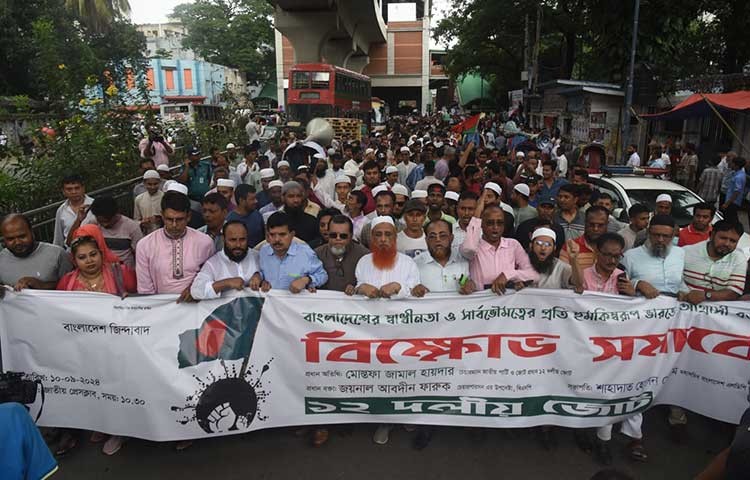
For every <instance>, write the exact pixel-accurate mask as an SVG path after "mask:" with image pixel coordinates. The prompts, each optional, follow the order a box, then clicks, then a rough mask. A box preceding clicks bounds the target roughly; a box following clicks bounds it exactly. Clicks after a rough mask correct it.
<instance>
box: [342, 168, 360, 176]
mask: <svg viewBox="0 0 750 480" xmlns="http://www.w3.org/2000/svg"><path fill="white" fill-rule="evenodd" d="M344 175H349V176H350V177H357V176H359V169H358V168H357V167H344Z"/></svg>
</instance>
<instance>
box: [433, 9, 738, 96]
mask: <svg viewBox="0 0 750 480" xmlns="http://www.w3.org/2000/svg"><path fill="white" fill-rule="evenodd" d="M633 6H634V1H633V0H625V1H609V0H562V1H557V0H555V1H552V0H540V1H534V0H452V2H451V7H450V11H449V12H448V15H447V16H446V18H445V19H443V20H442V21H441V22H440V23H439V25H438V26H437V28H436V29H435V30H433V36H434V38H435V39H436V40H438V41H439V42H441V43H446V44H449V45H452V47H451V48H450V49H449V50H448V56H447V59H446V62H447V69H448V71H449V73H451V74H452V75H454V76H456V77H457V76H460V75H461V74H464V73H468V72H474V73H479V74H481V75H483V76H484V77H485V78H486V79H490V80H492V81H493V87H494V89H495V90H496V91H497V92H500V93H501V94H504V92H506V91H508V90H514V89H517V88H522V86H523V85H522V82H521V71H522V70H524V69H525V68H524V45H525V41H524V37H525V21H526V17H527V16H528V22H529V30H528V38H529V51H528V57H529V63H531V61H532V60H531V59H532V58H533V56H534V47H535V45H534V44H535V34H536V20H537V15H538V14H539V15H540V17H541V22H540V24H539V25H540V27H541V30H540V32H541V35H540V40H539V53H538V56H539V82H540V83H541V82H544V81H548V80H552V79H556V78H577V79H585V80H592V81H604V82H612V83H617V84H623V83H624V82H625V79H626V76H627V66H628V63H629V59H630V42H631V39H632V36H631V32H632V23H633ZM640 9H641V11H640V21H639V35H638V55H637V57H636V62H637V64H638V65H639V66H640V69H641V70H643V71H647V72H649V73H650V76H652V77H653V78H654V79H655V80H656V82H657V88H658V89H659V90H660V91H661V92H668V91H670V90H671V89H672V88H673V86H674V82H675V81H676V80H679V79H687V78H691V77H694V76H700V75H706V74H717V73H736V72H742V69H743V66H745V65H747V64H748V62H749V61H750V38H749V37H748V36H747V35H746V34H744V32H746V31H747V30H748V27H750V2H747V1H743V0H714V1H712V2H708V1H707V0H681V1H679V2H665V1H661V0H642V1H641V7H640Z"/></svg>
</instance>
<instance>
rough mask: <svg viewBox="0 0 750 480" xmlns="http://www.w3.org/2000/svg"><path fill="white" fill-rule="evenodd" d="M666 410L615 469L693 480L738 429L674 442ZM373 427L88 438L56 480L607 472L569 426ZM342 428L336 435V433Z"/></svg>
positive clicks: (655, 478) (449, 477) (434, 478)
mask: <svg viewBox="0 0 750 480" xmlns="http://www.w3.org/2000/svg"><path fill="white" fill-rule="evenodd" d="M666 414H667V410H666V408H665V407H656V408H654V409H652V410H650V411H649V412H647V413H646V415H645V421H644V427H643V428H644V435H645V444H646V447H647V449H648V452H649V455H650V459H649V462H648V463H634V462H632V461H630V460H629V459H628V458H627V457H626V455H625V451H624V449H625V444H626V438H625V437H623V436H622V435H620V434H615V435H613V440H612V441H613V444H614V445H613V447H614V448H613V453H614V457H615V458H614V465H613V466H614V467H617V468H621V469H623V470H624V471H626V472H628V473H630V474H631V475H633V476H634V478H636V479H639V480H663V479H670V480H671V479H691V478H693V477H694V476H695V474H697V473H698V472H699V471H700V470H701V469H702V468H703V467H704V466H705V465H706V464H707V463H708V462H709V461H710V460H711V458H712V457H713V456H714V455H715V454H716V453H717V452H718V451H720V450H721V449H722V448H724V447H725V446H726V445H727V444H728V442H729V439H730V436H731V434H732V431H733V427H732V426H730V425H727V424H722V423H718V422H715V421H713V420H710V419H707V418H703V417H700V416H697V415H691V416H690V419H689V420H690V425H689V438H688V440H687V443H686V444H684V445H676V444H674V443H672V442H671V440H670V438H669V432H668V428H667V425H666ZM374 429H375V426H374V425H368V424H359V425H353V426H352V428H351V429H349V430H351V431H350V432H349V433H347V432H345V430H347V428H344V427H342V426H339V427H334V431H333V432H332V434H331V438H330V440H329V442H328V443H327V444H325V445H324V446H323V447H321V448H312V447H310V446H309V443H308V441H307V439H306V438H304V437H300V436H297V435H296V434H295V432H296V429H294V428H286V429H273V430H260V431H257V432H253V433H250V434H243V435H239V436H230V437H221V438H214V439H209V440H201V441H197V442H195V444H194V445H193V446H192V447H191V448H189V449H188V450H186V451H183V452H176V451H175V450H174V443H154V442H147V441H143V440H130V441H129V442H128V443H126V444H125V446H124V447H123V449H122V450H121V451H120V452H119V453H118V454H117V455H115V456H113V457H107V456H105V455H103V454H102V453H101V451H100V449H101V444H99V445H93V444H90V443H88V436H89V435H86V441H85V442H84V443H83V444H82V445H81V446H80V447H79V448H78V449H76V450H75V451H73V452H71V453H70V454H69V455H68V456H66V457H65V458H62V459H60V470H59V472H58V474H57V475H55V476H54V478H55V479H56V480H68V479H112V480H115V479H129V480H130V479H137V480H149V479H168V478H169V479H171V478H180V479H201V480H203V479H221V480H233V479H268V480H287V479H289V480H291V479H351V478H357V479H358V480H368V479H372V480H382V479H420V478H425V479H431V480H440V479H445V480H469V479H472V480H473V479H485V478H486V479H490V478H491V479H535V480H536V479H562V480H564V479H576V480H578V479H581V480H583V479H588V478H590V477H591V475H593V474H594V473H595V472H597V471H598V470H599V469H601V468H602V467H600V466H599V465H597V464H596V463H594V461H593V459H592V458H591V457H590V456H588V455H587V454H585V453H584V452H582V451H581V450H579V449H578V448H577V446H576V445H575V442H574V441H573V435H572V431H571V430H566V429H557V430H556V438H557V441H558V446H557V448H555V449H554V450H552V451H546V450H543V449H542V448H541V446H540V444H539V443H538V439H537V437H536V435H535V433H534V432H533V431H532V430H530V429H503V430H487V432H486V437H485V439H484V440H480V439H479V438H477V437H478V436H477V435H476V434H473V433H472V432H470V431H469V430H467V429H463V428H453V427H441V428H438V429H436V431H435V436H434V438H433V440H432V443H431V444H430V445H429V446H428V447H427V448H426V449H425V450H422V451H416V450H414V449H413V448H412V443H411V442H412V439H413V438H414V435H415V434H414V433H409V432H406V431H405V430H404V429H403V428H397V429H394V430H393V432H392V433H391V441H390V442H389V443H388V444H387V445H385V446H379V445H375V444H374V443H372V433H373V431H374ZM335 430H338V431H335Z"/></svg>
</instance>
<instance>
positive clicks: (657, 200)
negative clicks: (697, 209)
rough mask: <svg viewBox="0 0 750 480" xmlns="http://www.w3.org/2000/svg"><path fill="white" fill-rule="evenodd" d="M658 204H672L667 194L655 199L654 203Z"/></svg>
mask: <svg viewBox="0 0 750 480" xmlns="http://www.w3.org/2000/svg"><path fill="white" fill-rule="evenodd" d="M659 202H669V203H672V197H670V196H669V194H668V193H662V194H661V195H659V196H658V197H656V203H659Z"/></svg>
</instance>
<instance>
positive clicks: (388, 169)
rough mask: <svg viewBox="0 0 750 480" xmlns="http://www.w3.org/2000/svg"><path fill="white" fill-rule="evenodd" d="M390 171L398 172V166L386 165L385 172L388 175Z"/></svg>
mask: <svg viewBox="0 0 750 480" xmlns="http://www.w3.org/2000/svg"><path fill="white" fill-rule="evenodd" d="M391 173H398V168H396V167H394V166H393V165H388V166H387V167H385V174H386V175H390V174H391Z"/></svg>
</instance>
